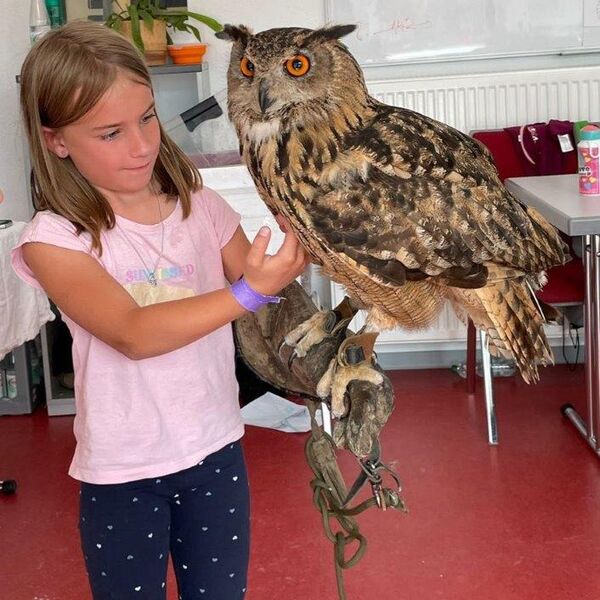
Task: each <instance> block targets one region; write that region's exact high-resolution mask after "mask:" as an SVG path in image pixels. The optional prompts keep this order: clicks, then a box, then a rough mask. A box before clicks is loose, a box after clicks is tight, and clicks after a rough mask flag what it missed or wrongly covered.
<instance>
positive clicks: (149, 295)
mask: <svg viewBox="0 0 600 600" xmlns="http://www.w3.org/2000/svg"><path fill="white" fill-rule="evenodd" d="M116 219H117V225H116V227H114V228H113V229H111V230H109V231H103V232H102V236H101V241H102V249H103V252H102V256H100V257H98V255H97V253H96V252H95V251H94V252H92V250H91V237H90V236H89V235H88V234H86V233H83V234H81V235H77V234H76V231H75V227H74V226H73V224H72V223H71V222H70V221H68V220H67V219H65V218H63V217H61V216H58V215H56V214H54V213H51V212H40V213H38V214H36V216H35V217H34V218H33V220H32V221H31V223H29V224H28V225H27V227H26V229H25V230H24V231H23V234H22V236H21V239H20V241H19V244H18V245H17V247H16V248H15V249H14V250H13V253H12V262H13V267H14V269H15V271H16V272H17V274H18V275H19V276H20V277H22V278H23V279H24V280H25V281H26V282H28V283H30V284H31V285H33V286H36V287H40V286H39V283H38V282H37V280H36V279H35V278H34V276H33V274H32V272H31V270H30V269H29V268H28V266H27V264H26V263H25V262H24V260H23V256H22V252H21V246H22V245H23V244H25V243H27V242H43V243H46V244H52V245H55V246H60V247H62V248H68V249H71V250H78V251H81V252H85V253H86V254H90V255H91V256H93V257H94V258H95V259H96V260H98V262H100V264H101V265H102V266H103V267H104V268H105V269H106V270H107V271H108V273H110V274H111V275H112V276H113V277H114V278H115V279H116V280H117V281H118V282H119V283H121V284H122V285H123V287H125V288H126V289H127V290H128V291H129V292H130V294H131V295H132V296H133V297H134V298H136V300H137V301H138V303H139V304H141V305H143V304H151V303H154V302H161V301H165V300H169V299H176V298H183V297H187V296H193V295H197V294H204V293H206V292H210V291H213V290H216V289H220V288H223V287H225V286H226V285H227V283H226V279H225V274H224V272H223V263H222V259H221V248H223V246H225V244H227V242H228V241H229V240H230V239H231V237H232V236H233V233H234V232H235V230H236V228H237V226H238V225H239V222H240V216H239V215H238V214H237V213H236V212H235V211H234V210H233V209H232V208H230V207H229V206H228V204H227V203H226V202H225V201H224V200H223V199H222V198H221V197H220V196H219V195H218V194H217V193H216V192H214V191H212V190H210V189H207V188H203V189H202V190H201V191H199V192H197V193H195V194H194V195H193V197H192V212H191V215H190V216H189V217H188V218H187V219H185V220H184V219H183V214H182V210H181V205H180V203H179V202H178V203H177V207H176V208H175V210H174V211H173V213H172V214H171V215H169V216H168V217H167V218H166V219H165V220H164V242H162V238H163V228H162V226H161V225H160V223H159V224H156V225H142V224H140V223H135V222H133V221H129V220H127V219H124V218H122V217H119V216H117V217H116ZM161 244H162V245H163V253H162V258H161V259H160V263H159V266H158V269H157V279H158V282H159V283H158V286H157V287H153V286H151V285H150V284H149V283H148V280H147V277H146V267H147V268H148V269H153V268H154V264H155V262H156V259H157V257H158V256H159V254H160V249H161ZM144 263H146V266H145V265H144ZM62 316H63V319H64V321H65V322H66V324H67V326H68V327H69V330H70V331H71V335H72V336H73V365H74V370H75V404H76V410H77V414H76V417H75V422H74V432H75V438H76V440H77V446H76V449H75V455H74V457H73V461H72V463H71V467H70V469H69V474H70V475H71V476H72V477H74V478H75V479H79V480H81V481H86V482H89V483H100V484H102V483H122V482H127V481H133V480H137V479H143V478H147V477H157V476H160V475H166V474H169V473H175V472H177V471H180V470H182V469H186V468H188V467H191V466H193V465H194V464H196V463H198V462H199V461H201V460H202V459H203V458H205V457H206V456H207V455H208V454H211V453H212V452H215V451H217V450H219V449H220V448H222V447H223V446H224V445H225V444H228V443H231V442H233V441H235V440H237V439H239V438H240V437H241V436H242V435H243V432H244V429H243V424H242V420H241V415H240V409H239V403H238V385H237V381H236V379H235V365H234V344H233V336H232V330H231V325H230V324H228V325H226V326H224V327H221V328H220V329H218V330H216V331H214V332H212V333H210V334H209V335H206V336H204V337H203V338H201V339H199V340H197V341H195V342H193V343H191V344H188V345H187V346H184V347H183V348H179V349H177V350H174V351H172V352H168V353H166V354H162V355H161V356H156V357H152V358H147V359H143V360H131V359H129V358H127V357H126V356H124V355H123V354H121V353H120V352H118V351H117V350H115V349H114V348H112V347H111V346H108V345H107V344H105V343H104V342H102V341H100V340H99V339H98V338H96V337H94V336H93V335H92V334H90V333H89V332H88V331H86V330H85V329H83V328H82V327H80V326H79V325H77V323H74V322H73V321H72V320H71V319H69V318H68V317H67V316H66V315H62Z"/></svg>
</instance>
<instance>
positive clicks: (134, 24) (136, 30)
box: [129, 3, 144, 52]
mask: <svg viewBox="0 0 600 600" xmlns="http://www.w3.org/2000/svg"><path fill="white" fill-rule="evenodd" d="M129 17H130V19H131V37H132V38H133V42H134V43H135V45H136V46H137V47H138V48H139V49H140V50H141V51H142V52H143V51H144V41H143V40H142V36H141V34H140V17H139V14H138V9H137V3H136V4H133V3H131V4H130V5H129Z"/></svg>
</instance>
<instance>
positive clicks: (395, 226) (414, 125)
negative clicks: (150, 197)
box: [220, 26, 568, 381]
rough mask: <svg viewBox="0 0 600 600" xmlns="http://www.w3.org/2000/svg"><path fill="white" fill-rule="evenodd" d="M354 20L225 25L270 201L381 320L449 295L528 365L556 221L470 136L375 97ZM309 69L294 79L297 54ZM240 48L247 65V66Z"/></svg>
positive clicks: (545, 351) (231, 78) (246, 135)
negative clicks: (507, 182) (354, 49)
mask: <svg viewBox="0 0 600 600" xmlns="http://www.w3.org/2000/svg"><path fill="white" fill-rule="evenodd" d="M352 29H353V27H352V26H340V27H331V28H325V29H321V30H316V31H312V30H308V29H299V28H286V29H272V30H269V31H264V32H261V33H258V34H256V35H253V34H252V33H251V32H250V31H249V30H248V29H246V28H245V27H230V26H227V27H226V28H225V30H224V32H223V33H222V34H221V35H220V36H221V37H224V38H226V39H231V40H233V41H234V44H233V49H232V53H231V62H230V66H229V74H228V83H229V112H230V118H231V120H232V122H233V123H234V125H235V127H236V130H237V133H238V137H239V141H240V148H241V153H242V156H243V160H244V162H245V163H246V165H247V166H248V168H249V170H250V173H251V174H252V177H253V179H254V182H255V184H256V187H257V189H258V192H259V194H260V196H261V198H262V199H263V201H264V202H265V203H266V204H267V206H268V207H269V209H270V210H271V211H272V212H273V213H282V214H283V215H285V217H287V219H288V220H289V222H290V224H291V226H292V227H293V229H294V231H295V232H296V234H297V236H298V238H299V239H300V240H301V242H302V244H303V245H304V246H305V248H306V249H307V250H308V251H309V253H310V255H311V257H312V259H313V261H314V262H315V263H317V264H320V265H321V266H322V269H323V271H324V273H325V274H326V275H328V276H330V277H331V278H332V279H333V280H335V281H337V282H339V283H341V284H343V285H344V286H345V287H346V288H347V290H348V292H349V294H350V295H351V297H353V298H354V299H356V300H358V302H359V303H360V304H361V305H362V306H364V307H365V308H367V309H368V311H369V314H368V321H367V322H368V326H369V327H370V328H372V329H376V330H381V329H386V328H392V327H396V326H401V327H404V328H407V329H419V328H424V327H427V326H428V325H430V324H431V323H432V322H433V321H434V319H435V318H436V317H437V315H438V314H439V312H440V310H441V308H442V306H443V304H444V302H445V301H446V300H450V301H451V302H452V304H453V305H454V307H455V308H456V309H457V311H458V312H459V313H460V314H464V313H467V314H468V315H469V316H470V317H471V318H472V319H473V321H474V323H475V324H476V325H477V326H478V327H480V328H483V329H484V330H486V331H487V333H488V335H489V339H490V343H491V348H490V350H491V352H492V353H493V354H500V355H504V356H511V355H512V356H514V357H515V358H516V360H517V363H518V365H519V368H520V370H521V372H522V374H523V377H524V378H525V379H526V380H528V381H531V380H535V379H537V364H538V363H542V364H545V363H547V362H549V361H551V360H552V354H551V351H550V348H549V345H548V342H547V340H546V337H545V334H544V331H543V317H542V315H540V313H539V310H538V308H537V305H536V304H535V302H534V300H533V298H532V291H531V289H530V288H537V287H539V285H540V284H541V283H542V282H543V272H544V271H545V270H547V269H548V268H550V267H552V266H554V265H558V264H562V263H564V262H565V261H566V260H567V258H568V257H567V256H566V255H565V249H564V245H563V243H562V242H561V240H560V238H559V236H558V235H557V232H556V231H555V230H554V228H553V227H552V226H550V225H549V224H548V223H547V222H546V221H545V220H544V219H543V218H542V217H541V216H540V215H539V214H538V213H537V212H536V211H535V210H533V209H528V208H525V207H524V206H522V205H521V204H520V203H519V202H518V201H517V200H515V198H514V197H512V196H511V195H510V194H509V193H508V192H507V191H506V189H505V188H504V186H503V185H502V183H501V182H500V180H499V178H498V173H497V170H496V168H495V166H494V164H493V161H492V158H491V156H490V154H489V153H488V151H487V150H486V149H485V148H483V147H482V146H481V145H480V144H479V143H478V142H476V141H475V140H473V139H472V138H470V137H469V136H467V135H465V134H463V133H461V132H459V131H457V130H456V129H453V128H452V127H449V126H448V125H445V124H443V123H440V122H437V121H435V120H433V119H430V118H428V117H426V116H424V115H421V114H418V113H416V112H413V111H410V110H407V109H404V108H397V107H393V106H388V105H385V104H382V103H381V102H378V101H377V100H375V99H374V98H371V97H370V96H369V95H368V93H367V90H366V87H365V83H364V80H363V76H362V72H361V69H360V67H359V66H358V65H357V63H356V61H355V60H354V59H353V57H352V56H351V55H350V53H349V52H348V50H347V49H346V48H345V47H344V46H343V45H342V44H341V43H339V42H338V38H339V37H341V36H343V35H346V34H347V33H349V32H350V31H351V30H352ZM298 54H300V55H303V56H305V57H307V58H308V59H309V61H310V69H309V70H308V72H307V73H306V74H304V75H302V76H299V77H295V76H292V75H290V74H289V72H288V71H287V70H286V67H285V65H286V61H287V60H288V59H289V58H290V57H293V56H295V55H298ZM244 57H245V59H246V61H250V65H251V67H252V68H253V70H252V72H251V74H250V76H249V75H248V73H247V74H246V75H244V74H243V73H242V71H241V70H240V62H241V61H242V59H243V58H244Z"/></svg>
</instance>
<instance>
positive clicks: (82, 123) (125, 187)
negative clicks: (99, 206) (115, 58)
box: [44, 72, 160, 197]
mask: <svg viewBox="0 0 600 600" xmlns="http://www.w3.org/2000/svg"><path fill="white" fill-rule="evenodd" d="M44 135H45V137H46V144H47V145H48V148H49V149H50V150H51V151H52V152H54V153H55V154H56V155H57V156H59V157H60V158H66V157H67V156H69V157H70V158H71V160H72V161H73V163H74V164H75V166H76V167H77V169H78V171H79V172H80V173H81V174H82V175H83V176H84V177H85V178H86V179H87V180H88V181H89V182H90V184H91V185H93V186H94V187H95V188H97V189H98V190H99V191H100V192H101V193H104V194H105V195H106V196H108V197H110V196H111V195H112V194H116V195H119V196H123V195H129V194H136V193H138V192H143V191H146V190H147V189H148V188H149V184H150V181H151V179H152V173H153V170H154V163H155V162H156V158H157V156H158V151H159V148H160V129H159V126H158V120H157V117H156V111H155V107H154V97H153V95H152V90H151V89H150V88H149V87H148V86H146V85H144V84H142V83H140V82H139V81H135V80H134V79H132V78H131V77H129V76H128V75H127V74H125V73H122V72H120V73H119V75H118V76H117V79H116V80H115V82H114V83H113V85H112V86H111V87H110V88H109V90H108V91H107V92H106V93H105V94H104V96H103V97H102V98H101V99H100V101H99V102H98V103H97V104H96V106H94V108H93V109H92V110H90V111H89V112H88V113H87V114H86V115H85V116H83V117H82V118H81V119H79V120H78V121H76V122H75V123H71V124H70V125H67V126H66V127H62V128H60V129H49V128H44Z"/></svg>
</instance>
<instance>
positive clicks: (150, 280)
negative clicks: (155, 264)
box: [148, 271, 158, 287]
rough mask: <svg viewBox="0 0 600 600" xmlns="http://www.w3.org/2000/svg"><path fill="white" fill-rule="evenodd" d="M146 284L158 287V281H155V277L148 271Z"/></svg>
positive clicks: (152, 272)
mask: <svg viewBox="0 0 600 600" xmlns="http://www.w3.org/2000/svg"><path fill="white" fill-rule="evenodd" d="M148 283H149V284H150V285H151V286H154V287H156V286H157V285H158V281H156V275H154V271H150V272H149V273H148Z"/></svg>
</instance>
